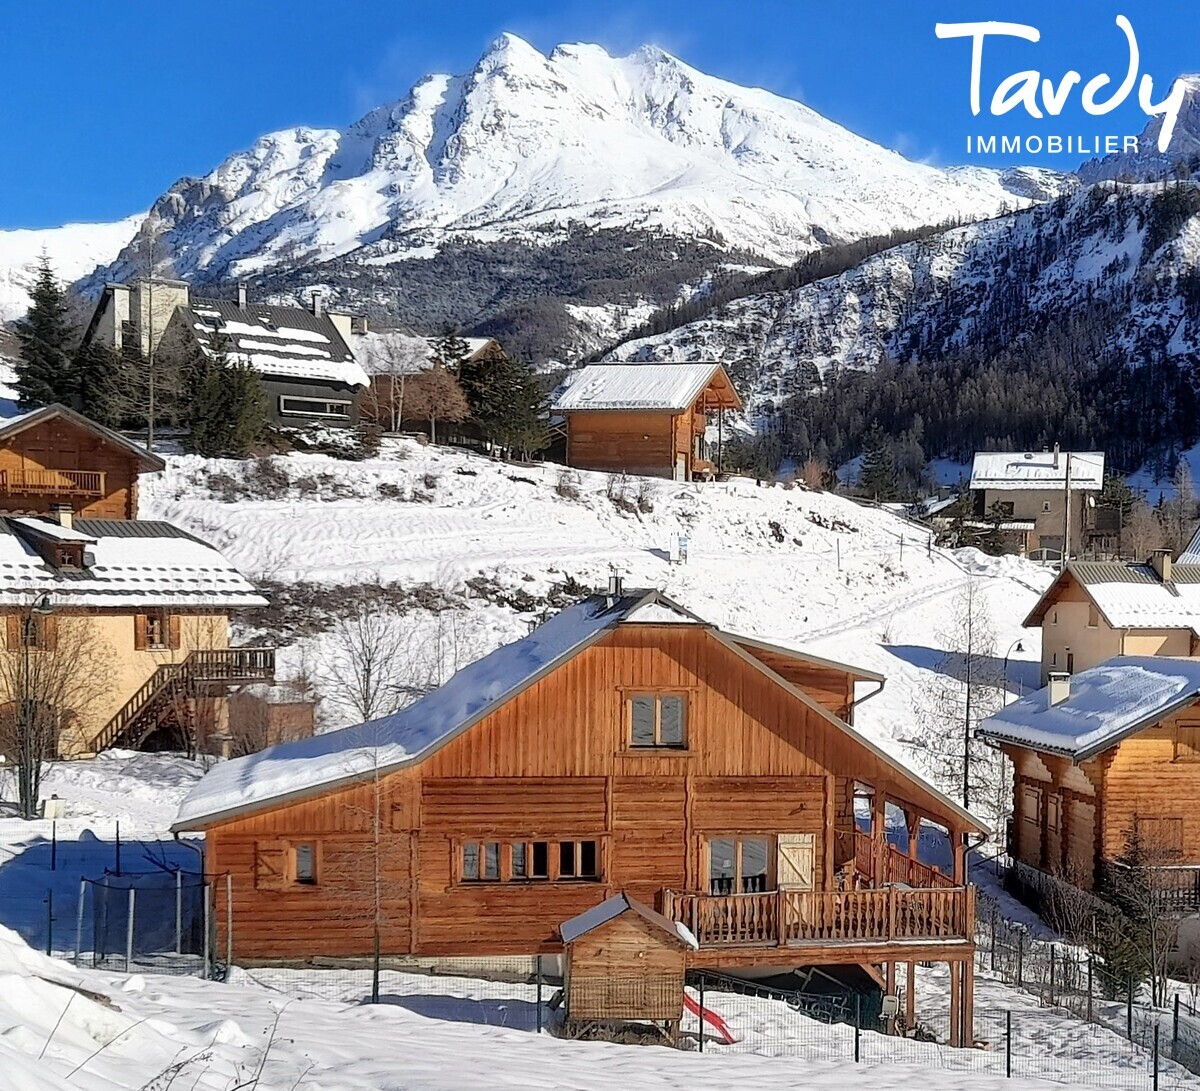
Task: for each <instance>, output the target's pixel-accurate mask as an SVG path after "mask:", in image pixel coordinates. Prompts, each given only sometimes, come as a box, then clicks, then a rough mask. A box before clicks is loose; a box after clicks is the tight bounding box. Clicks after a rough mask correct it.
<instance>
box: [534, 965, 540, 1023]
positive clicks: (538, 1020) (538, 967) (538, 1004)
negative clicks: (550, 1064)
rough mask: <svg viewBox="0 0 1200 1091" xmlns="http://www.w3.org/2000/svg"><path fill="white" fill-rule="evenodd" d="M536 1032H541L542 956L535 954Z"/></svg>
mask: <svg viewBox="0 0 1200 1091" xmlns="http://www.w3.org/2000/svg"><path fill="white" fill-rule="evenodd" d="M534 972H535V973H536V974H537V1032H538V1034H541V1033H542V956H541V955H538V956H537V969H536V970H535V971H534Z"/></svg>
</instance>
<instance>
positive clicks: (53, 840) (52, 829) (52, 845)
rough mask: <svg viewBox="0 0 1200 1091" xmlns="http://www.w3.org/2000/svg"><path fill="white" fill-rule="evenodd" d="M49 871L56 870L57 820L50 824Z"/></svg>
mask: <svg viewBox="0 0 1200 1091" xmlns="http://www.w3.org/2000/svg"><path fill="white" fill-rule="evenodd" d="M50 870H51V871H57V870H58V820H57V819H55V820H54V821H52V822H51V823H50Z"/></svg>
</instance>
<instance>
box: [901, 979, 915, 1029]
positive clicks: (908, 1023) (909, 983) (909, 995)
mask: <svg viewBox="0 0 1200 1091" xmlns="http://www.w3.org/2000/svg"><path fill="white" fill-rule="evenodd" d="M906 969H907V975H906V976H907V980H906V981H905V983H904V1029H905V1031H906V1032H908V1033H911V1032H912V1029H913V1027H915V1026H916V1025H917V964H916V963H915V962H912V961H910V962H909V963H908V964H907V967H906Z"/></svg>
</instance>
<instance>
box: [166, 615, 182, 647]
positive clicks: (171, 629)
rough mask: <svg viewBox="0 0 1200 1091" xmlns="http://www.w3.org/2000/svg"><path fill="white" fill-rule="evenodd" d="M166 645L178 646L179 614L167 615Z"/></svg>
mask: <svg viewBox="0 0 1200 1091" xmlns="http://www.w3.org/2000/svg"><path fill="white" fill-rule="evenodd" d="M167 647H168V648H172V649H175V650H178V648H179V615H178V614H170V615H168V617H167Z"/></svg>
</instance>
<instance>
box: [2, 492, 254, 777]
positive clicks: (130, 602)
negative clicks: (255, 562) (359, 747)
mask: <svg viewBox="0 0 1200 1091" xmlns="http://www.w3.org/2000/svg"><path fill="white" fill-rule="evenodd" d="M264 605H266V600H265V599H263V598H262V597H261V596H260V595H259V594H258V593H257V592H256V591H255V589H254V587H253V585H251V584H250V583H249V581H247V580H246V579H245V578H244V577H243V576H242V575H241V574H240V573H239V572H237V570H236V569H235V568H234V567H233V566H232V565H231V564H229V562H228V561H226V560H225V558H224V557H222V556H221V554H220V553H218V552H217V551H216V550H215V549H213V548H212V547H211V546H209V545H207V544H205V543H204V542H201V541H199V540H198V539H196V538H194V537H192V535H190V534H188V533H186V532H185V531H182V530H180V529H178V528H177V527H174V526H172V525H171V524H169V523H161V522H151V521H142V520H131V519H78V518H75V517H74V516H73V515H72V514H71V513H70V512H69V511H68V510H63V511H60V512H58V513H57V515H56V516H54V517H40V516H4V517H0V618H2V620H0V753H4V752H5V751H6V750H8V749H10V748H11V747H13V746H16V745H19V744H20V742H21V736H20V732H19V731H18V730H16V727H17V725H18V724H19V719H18V713H19V710H20V709H21V708H22V707H26V708H28V707H34V708H36V709H37V710H38V715H39V716H41V717H43V718H44V719H43V720H42V721H41V731H40V733H39V734H40V737H41V739H42V740H43V741H44V749H45V750H46V754H47V757H53V756H56V755H57V756H62V757H78V756H83V755H87V754H92V753H96V752H97V751H99V750H103V749H107V748H108V747H112V746H121V747H128V748H131V749H132V748H137V747H139V746H147V747H151V748H153V747H169V748H172V749H182V748H186V747H191V746H195V745H197V744H202V743H203V742H204V741H205V740H204V736H205V735H220V734H222V733H224V732H225V731H227V708H226V693H227V690H228V688H229V687H230V686H233V685H237V684H240V683H246V682H259V681H270V680H272V679H273V677H274V652H273V650H272V649H270V648H231V647H229V614H230V611H231V610H234V609H238V608H242V607H247V606H264Z"/></svg>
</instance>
